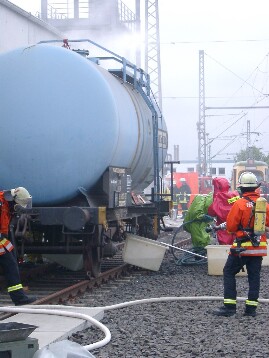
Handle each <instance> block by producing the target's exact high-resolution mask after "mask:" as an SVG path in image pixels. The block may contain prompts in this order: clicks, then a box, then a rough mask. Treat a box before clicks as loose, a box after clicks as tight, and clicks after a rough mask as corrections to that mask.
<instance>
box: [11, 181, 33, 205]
mask: <svg viewBox="0 0 269 358" xmlns="http://www.w3.org/2000/svg"><path fill="white" fill-rule="evenodd" d="M10 193H11V195H12V197H13V200H14V201H15V203H17V204H19V205H21V206H22V207H23V208H31V207H32V196H31V195H30V194H29V191H28V190H26V189H25V188H23V187H22V186H19V187H18V188H15V189H11V190H10Z"/></svg>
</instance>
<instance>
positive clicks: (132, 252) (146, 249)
mask: <svg viewBox="0 0 269 358" xmlns="http://www.w3.org/2000/svg"><path fill="white" fill-rule="evenodd" d="M166 250H168V248H167V247H165V246H163V245H161V244H160V243H158V242H156V241H154V240H150V239H147V238H145V237H141V236H138V235H132V234H128V236H127V238H126V241H125V245H124V249H123V261H124V262H126V263H128V264H130V265H134V266H138V267H142V268H144V269H147V270H152V271H158V270H159V268H160V266H161V263H162V261H163V258H164V254H165V252H166Z"/></svg>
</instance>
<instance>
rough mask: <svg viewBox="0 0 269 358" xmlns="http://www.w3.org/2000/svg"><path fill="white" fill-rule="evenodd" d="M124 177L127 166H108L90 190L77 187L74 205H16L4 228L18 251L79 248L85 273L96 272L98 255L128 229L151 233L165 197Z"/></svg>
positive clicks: (106, 253) (108, 251)
mask: <svg viewBox="0 0 269 358" xmlns="http://www.w3.org/2000/svg"><path fill="white" fill-rule="evenodd" d="M129 181H130V175H129V174H128V169H125V168H116V167H109V168H108V170H107V171H106V173H105V174H104V175H103V177H102V179H101V180H100V182H99V183H98V184H97V185H96V187H95V189H94V190H93V191H91V192H90V193H87V192H86V191H85V190H84V189H83V188H80V195H79V198H77V199H76V205H70V206H64V207H34V208H32V209H23V208H21V207H18V208H17V215H16V216H15V218H14V220H13V221H12V225H11V228H10V230H11V234H12V235H11V236H12V237H13V238H15V239H16V247H17V252H18V255H19V256H20V257H23V256H24V255H25V254H31V255H36V254H57V255H63V254H82V255H83V263H84V270H85V271H86V273H87V275H88V276H94V277H97V276H98V275H99V274H100V270H101V260H102V258H105V257H112V256H113V255H114V254H115V253H116V252H117V244H119V243H122V242H123V241H124V239H125V237H126V234H127V233H128V232H129V233H134V234H137V235H139V236H145V237H149V238H153V239H154V238H156V237H157V235H158V233H159V230H160V226H159V220H160V218H162V217H163V216H164V215H167V214H168V212H169V202H168V201H158V202H154V201H150V200H148V199H147V198H146V197H145V196H144V197H142V196H141V195H136V194H134V193H131V192H130V190H128V182H129ZM101 189H103V190H101ZM106 189H108V192H107V194H106V193H105V191H106ZM96 201H98V202H99V203H101V205H99V206H98V207H97V206H94V203H95V202H96Z"/></svg>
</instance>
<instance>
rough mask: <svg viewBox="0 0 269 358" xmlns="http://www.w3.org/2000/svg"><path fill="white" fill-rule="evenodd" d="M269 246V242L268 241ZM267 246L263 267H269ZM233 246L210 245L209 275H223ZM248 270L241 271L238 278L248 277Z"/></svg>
mask: <svg viewBox="0 0 269 358" xmlns="http://www.w3.org/2000/svg"><path fill="white" fill-rule="evenodd" d="M267 245H268V246H269V242H268V241H267ZM268 246H267V256H264V257H263V260H262V266H269V252H268ZM230 247H231V245H208V246H206V249H207V261H208V274H209V275H216V276H218V275H219V276H220V275H223V267H224V265H225V263H226V260H227V258H228V254H229V251H230ZM246 275H247V270H246V267H245V272H242V271H240V272H239V273H238V274H237V276H246Z"/></svg>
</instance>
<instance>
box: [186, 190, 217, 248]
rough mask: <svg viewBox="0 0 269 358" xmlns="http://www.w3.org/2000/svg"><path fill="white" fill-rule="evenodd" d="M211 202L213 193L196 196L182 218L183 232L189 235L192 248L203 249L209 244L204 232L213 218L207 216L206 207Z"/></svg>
mask: <svg viewBox="0 0 269 358" xmlns="http://www.w3.org/2000/svg"><path fill="white" fill-rule="evenodd" d="M212 202H213V192H212V193H209V194H206V195H204V194H203V195H201V194H199V195H196V197H195V198H194V200H193V201H192V203H191V205H190V207H189V209H188V211H187V214H186V216H185V218H184V221H183V224H184V230H185V231H187V232H189V233H190V234H191V239H192V245H193V247H205V246H207V245H208V244H209V243H210V234H209V233H207V232H206V231H205V228H206V226H207V225H208V223H209V222H211V221H213V217H211V216H209V215H207V210H208V207H209V206H210V205H211V204H212Z"/></svg>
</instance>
